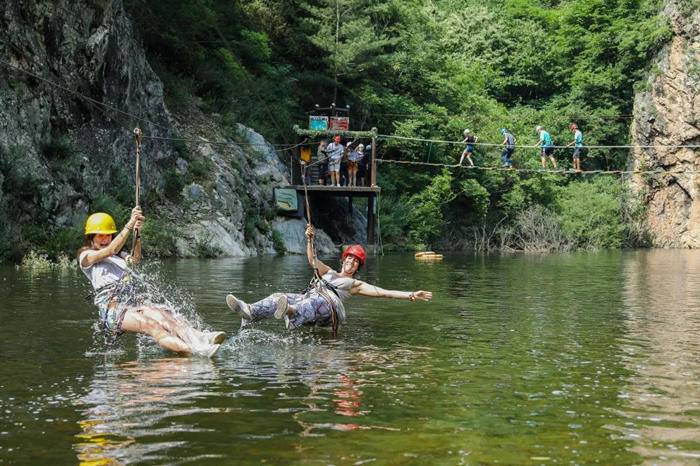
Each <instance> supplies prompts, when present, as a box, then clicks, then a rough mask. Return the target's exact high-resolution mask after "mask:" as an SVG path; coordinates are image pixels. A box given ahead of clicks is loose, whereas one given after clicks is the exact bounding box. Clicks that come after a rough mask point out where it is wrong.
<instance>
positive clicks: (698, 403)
mask: <svg viewBox="0 0 700 466" xmlns="http://www.w3.org/2000/svg"><path fill="white" fill-rule="evenodd" d="M624 270H625V287H624V296H625V307H626V310H627V318H628V320H627V327H628V332H629V333H628V337H627V339H626V341H625V344H624V346H623V350H624V359H625V362H626V365H627V367H628V368H629V369H630V371H631V373H632V375H631V377H630V380H629V386H628V388H627V391H626V392H623V393H621V394H620V397H621V398H623V400H625V401H626V402H625V403H624V405H623V407H622V408H621V414H623V415H624V416H626V417H627V418H628V419H629V421H628V422H626V423H625V425H624V426H623V427H621V428H618V430H619V432H620V435H622V436H624V437H625V438H627V439H630V440H633V441H634V447H633V450H634V451H635V452H637V453H639V454H640V455H642V456H643V457H644V458H646V459H647V461H653V460H657V459H660V460H662V461H674V462H675V461H680V462H688V461H697V459H698V458H700V425H699V423H698V413H699V412H700V341H699V340H698V335H699V334H700V251H661V250H660V251H646V252H639V253H634V254H631V255H630V256H629V257H628V258H627V260H626V261H625V268H624Z"/></svg>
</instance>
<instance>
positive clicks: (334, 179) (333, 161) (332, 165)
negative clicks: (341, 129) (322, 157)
mask: <svg viewBox="0 0 700 466" xmlns="http://www.w3.org/2000/svg"><path fill="white" fill-rule="evenodd" d="M344 152H345V147H344V146H343V144H342V143H341V142H340V136H336V137H334V138H333V142H331V143H330V144H328V145H327V146H326V153H327V154H328V171H329V172H330V173H331V186H340V161H341V160H342V158H343V153H344Z"/></svg>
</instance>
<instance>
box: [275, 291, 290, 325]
mask: <svg viewBox="0 0 700 466" xmlns="http://www.w3.org/2000/svg"><path fill="white" fill-rule="evenodd" d="M287 309H289V302H288V301H287V296H285V295H281V296H280V297H279V298H277V309H275V319H277V320H279V319H281V318H282V317H284V316H285V315H286V314H287Z"/></svg>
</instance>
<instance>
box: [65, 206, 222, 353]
mask: <svg viewBox="0 0 700 466" xmlns="http://www.w3.org/2000/svg"><path fill="white" fill-rule="evenodd" d="M144 220H145V217H144V216H143V213H142V212H141V209H140V208H139V207H138V206H137V207H134V209H133V210H132V211H131V218H130V219H129V221H128V222H127V224H126V225H125V226H124V228H123V229H122V230H121V231H119V233H117V227H116V224H115V222H114V219H113V218H112V217H111V216H110V215H109V214H106V213H103V212H99V213H95V214H92V215H90V216H89V217H88V219H87V221H86V222H85V244H84V245H83V247H82V248H80V250H79V251H78V263H79V265H80V270H82V271H83V273H84V274H85V276H86V277H87V278H88V280H90V283H91V284H92V287H93V289H94V295H95V298H94V303H95V305H96V306H97V308H98V309H99V313H100V324H101V327H102V328H103V329H104V330H105V331H107V332H109V333H110V334H111V335H114V336H118V335H120V334H121V333H123V332H134V333H143V334H146V335H150V336H151V337H153V339H154V340H155V341H156V342H157V343H158V345H160V346H161V347H162V348H165V349H168V350H170V351H174V352H176V353H183V354H199V355H204V356H211V355H213V354H214V353H215V352H216V350H217V349H218V348H219V346H220V344H221V343H222V342H223V341H224V339H225V338H226V334H225V333H223V332H200V331H198V330H196V329H194V328H193V327H192V325H190V323H189V322H187V321H185V320H184V319H183V318H181V317H179V316H177V315H175V313H173V312H172V311H171V310H170V309H168V308H166V307H163V306H154V305H145V304H143V303H140V302H138V299H137V298H136V297H135V296H134V293H133V292H132V291H133V282H132V281H133V280H134V279H135V278H134V274H133V273H132V271H131V269H130V265H132V264H136V263H138V262H139V260H140V259H141V239H140V235H138V233H137V236H136V242H135V247H134V251H133V256H131V255H128V254H127V253H125V252H122V248H123V247H124V245H125V244H126V240H127V239H128V238H129V235H130V234H131V232H132V231H133V230H136V231H137V232H139V231H141V228H142V227H143V223H144ZM115 233H117V234H116V235H115Z"/></svg>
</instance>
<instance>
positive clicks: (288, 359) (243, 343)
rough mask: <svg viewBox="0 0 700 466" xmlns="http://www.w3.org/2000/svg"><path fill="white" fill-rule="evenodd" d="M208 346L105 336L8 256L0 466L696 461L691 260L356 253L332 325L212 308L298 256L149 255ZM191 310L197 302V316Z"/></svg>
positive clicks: (698, 370)
mask: <svg viewBox="0 0 700 466" xmlns="http://www.w3.org/2000/svg"><path fill="white" fill-rule="evenodd" d="M155 272H158V277H159V278H158V280H160V283H161V286H160V287H161V288H167V290H168V293H169V294H170V295H171V296H172V299H173V300H174V301H176V302H177V303H180V305H181V307H182V309H183V311H182V312H184V313H186V314H189V315H191V316H196V317H198V318H200V319H201V321H202V322H203V324H204V325H205V326H207V327H210V328H215V329H217V330H225V331H227V332H228V333H229V335H230V336H229V338H228V340H227V341H226V343H225V345H224V346H223V347H222V349H221V350H220V352H219V353H218V354H217V355H216V356H215V357H214V358H213V359H212V360H211V361H209V360H203V359H198V358H183V357H175V356H173V355H172V354H168V353H166V352H163V351H161V350H160V349H158V348H157V347H156V346H154V345H153V344H152V343H150V342H149V341H148V340H147V339H137V338H135V337H133V336H126V337H122V338H121V339H120V340H119V342H118V344H117V346H116V347H111V348H110V347H106V346H105V345H104V343H103V342H102V338H101V336H100V334H99V333H96V332H95V330H94V324H95V318H96V309H95V308H94V306H93V305H92V304H91V303H89V302H88V301H86V300H85V299H84V296H85V294H86V293H87V292H88V291H89V289H88V285H87V280H86V279H85V278H84V277H83V276H82V275H81V274H80V273H79V272H76V271H69V272H63V273H61V272H57V271H56V272H48V273H29V272H26V271H22V270H16V269H15V268H14V267H10V266H5V267H2V268H0V357H1V358H2V359H1V362H0V463H2V464H28V465H37V464H52V465H63V464H86V465H112V464H211V465H219V464H263V463H264V464H299V465H301V464H304V465H307V464H311V465H313V464H319V465H322V464H335V465H342V464H347V465H360V464H377V465H402V464H415V465H432V464H438V465H442V464H445V465H451V464H496V463H498V464H596V463H597V464H606V465H612V464H614V465H624V464H640V463H646V464H698V463H699V462H700V252H698V251H639V252H603V253H581V254H573V255H549V256H521V255H514V256H447V257H446V258H445V260H444V261H443V262H439V263H421V262H417V261H415V260H414V259H413V256H412V255H397V256H385V257H381V258H376V259H370V260H369V261H368V265H367V266H366V267H365V268H364V269H363V270H362V271H361V274H360V275H361V277H360V278H362V279H364V280H368V281H370V282H372V283H375V284H377V285H379V286H382V287H385V288H392V289H403V290H415V289H428V290H431V291H433V292H434V293H435V298H434V300H433V301H432V302H430V303H410V302H407V301H397V300H385V299H369V298H361V297H360V298H358V297H355V298H353V299H352V300H350V301H349V302H348V303H347V304H346V309H347V311H348V312H347V313H348V322H347V324H346V325H345V326H344V327H342V328H341V331H340V336H339V337H338V338H332V337H331V336H330V335H329V333H328V332H327V331H325V330H322V329H304V330H302V331H298V332H294V333H289V332H287V331H286V330H285V329H284V328H283V326H282V325H281V324H280V322H279V321H270V322H265V323H263V324H262V325H258V326H256V327H255V328H253V329H251V330H245V331H242V332H239V330H238V325H239V319H238V318H237V317H236V316H234V315H232V314H231V313H230V312H229V311H228V309H227V308H226V306H225V303H224V296H225V294H226V293H228V292H232V291H234V292H236V293H237V295H239V296H240V297H241V298H243V299H245V300H249V301H254V300H256V299H259V298H262V297H264V296H265V295H267V294H269V293H271V292H274V291H281V290H283V291H298V290H301V289H303V288H304V287H305V286H306V284H307V282H308V279H309V278H310V271H309V267H308V265H307V264H306V262H305V259H304V258H302V257H282V258H273V257H263V258H251V259H222V260H208V261H204V260H178V261H169V262H163V263H161V264H151V265H149V266H148V267H147V273H148V274H149V276H152V275H153V274H154V273H155ZM195 310H196V311H195Z"/></svg>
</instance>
